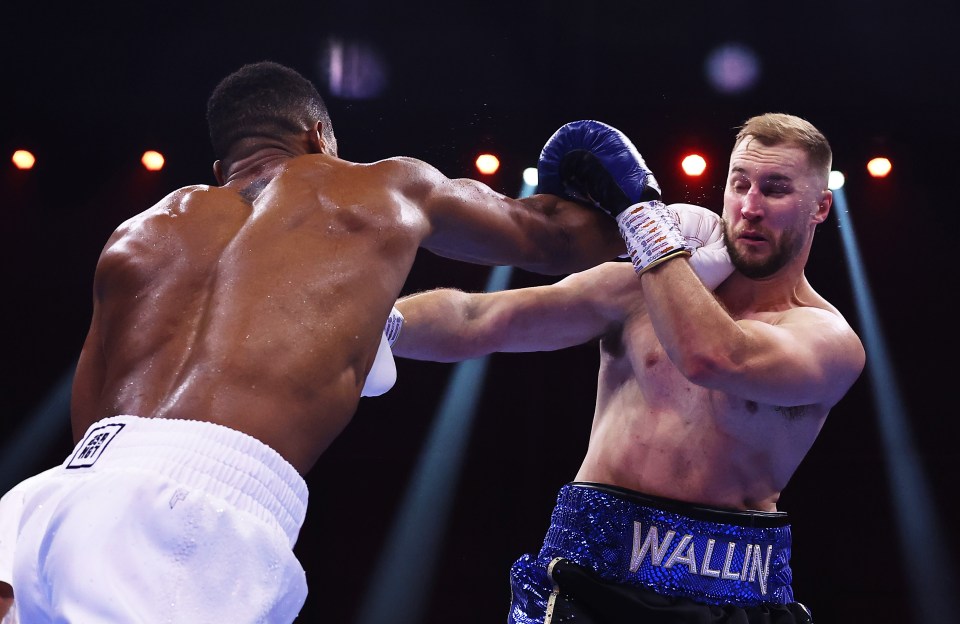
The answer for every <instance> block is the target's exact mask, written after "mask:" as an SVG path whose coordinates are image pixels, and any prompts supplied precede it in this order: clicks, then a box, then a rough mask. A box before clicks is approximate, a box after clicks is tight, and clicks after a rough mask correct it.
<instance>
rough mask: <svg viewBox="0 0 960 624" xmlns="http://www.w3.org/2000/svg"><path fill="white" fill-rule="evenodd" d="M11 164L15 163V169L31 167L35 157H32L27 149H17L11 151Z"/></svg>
mask: <svg viewBox="0 0 960 624" xmlns="http://www.w3.org/2000/svg"><path fill="white" fill-rule="evenodd" d="M11 160H12V161H13V164H14V165H16V167H17V169H21V170H23V169H33V165H34V164H35V163H36V162H37V159H36V158H34V157H33V154H31V153H30V152H28V151H27V150H17V151H15V152H14V153H13V158H11Z"/></svg>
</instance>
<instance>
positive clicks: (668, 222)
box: [617, 200, 690, 275]
mask: <svg viewBox="0 0 960 624" xmlns="http://www.w3.org/2000/svg"><path fill="white" fill-rule="evenodd" d="M617 225H619V226H620V234H621V236H623V240H624V242H625V243H626V244H627V250H628V251H629V252H630V260H631V261H632V262H633V270H634V271H636V272H637V275H642V274H643V272H644V271H646V270H647V269H650V268H652V267H654V266H656V265H658V264H660V263H661V262H663V261H665V260H669V259H670V258H673V257H679V256H689V255H690V249H689V248H688V247H687V244H686V239H684V237H683V233H682V232H681V231H680V217H679V215H677V213H676V212H675V211H674V210H671V209H670V208H668V207H667V206H666V205H665V204H664V203H663V202H661V201H659V200H654V201H648V202H640V203H638V204H634V205H633V206H630V207H629V208H627V209H626V210H624V211H623V212H622V213H620V214H619V215H618V216H617Z"/></svg>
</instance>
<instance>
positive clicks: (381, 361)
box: [360, 307, 403, 397]
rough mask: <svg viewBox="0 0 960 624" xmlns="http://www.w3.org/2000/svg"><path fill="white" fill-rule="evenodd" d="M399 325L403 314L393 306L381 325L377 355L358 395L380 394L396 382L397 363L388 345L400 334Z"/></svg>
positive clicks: (372, 395)
mask: <svg viewBox="0 0 960 624" xmlns="http://www.w3.org/2000/svg"><path fill="white" fill-rule="evenodd" d="M401 327H403V314H401V313H400V310H398V309H397V308H396V307H394V308H393V309H392V310H391V311H390V316H388V317H387V322H386V324H385V325H384V327H383V333H382V334H381V335H380V345H379V346H378V347H377V355H376V357H375V358H374V360H373V366H371V367H370V372H369V373H367V378H366V379H365V380H364V382H363V388H361V389H360V396H362V397H374V396H380V395H381V394H383V393H385V392H386V391H387V390H389V389H390V388H392V387H393V384H395V383H397V364H396V362H394V361H393V352H392V351H391V350H390V347H392V346H393V343H395V342H396V341H397V337H398V336H400V328H401Z"/></svg>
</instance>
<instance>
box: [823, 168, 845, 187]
mask: <svg viewBox="0 0 960 624" xmlns="http://www.w3.org/2000/svg"><path fill="white" fill-rule="evenodd" d="M846 181H847V179H846V177H844V175H843V174H842V173H840V172H839V171H831V172H830V179H829V181H828V182H827V188H828V189H830V190H831V191H835V190H837V189H842V188H843V184H844V182H846Z"/></svg>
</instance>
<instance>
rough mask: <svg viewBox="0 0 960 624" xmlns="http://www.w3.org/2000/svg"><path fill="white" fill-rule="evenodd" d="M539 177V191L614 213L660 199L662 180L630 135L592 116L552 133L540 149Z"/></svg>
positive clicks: (612, 214)
mask: <svg viewBox="0 0 960 624" xmlns="http://www.w3.org/2000/svg"><path fill="white" fill-rule="evenodd" d="M537 178H538V182H537V191H538V192H540V193H550V194H552V195H560V196H561V197H566V198H567V199H572V200H575V201H579V202H584V203H587V204H590V205H592V206H595V207H597V208H600V209H601V210H603V211H604V212H607V213H608V214H609V215H610V216H611V217H614V218H616V217H617V216H618V215H619V214H620V213H622V212H623V211H625V210H626V209H627V208H629V207H630V206H633V205H634V204H637V203H639V202H645V201H650V200H655V199H660V185H659V184H657V180H656V179H655V178H654V177H653V173H652V172H651V171H650V169H649V168H648V167H647V165H646V163H645V162H643V158H642V157H641V156H640V152H638V151H637V148H636V147H634V145H633V143H632V142H631V141H630V139H628V138H627V137H626V136H625V135H624V134H623V133H622V132H620V131H619V130H617V129H616V128H614V127H612V126H608V125H607V124H605V123H602V122H599V121H593V120H592V119H586V120H583V121H572V122H570V123H568V124H566V125H565V126H563V127H562V128H560V129H559V130H557V131H556V132H554V133H553V136H552V137H550V139H549V140H548V141H547V143H546V145H544V146H543V150H542V151H541V152H540V162H539V163H537Z"/></svg>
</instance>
